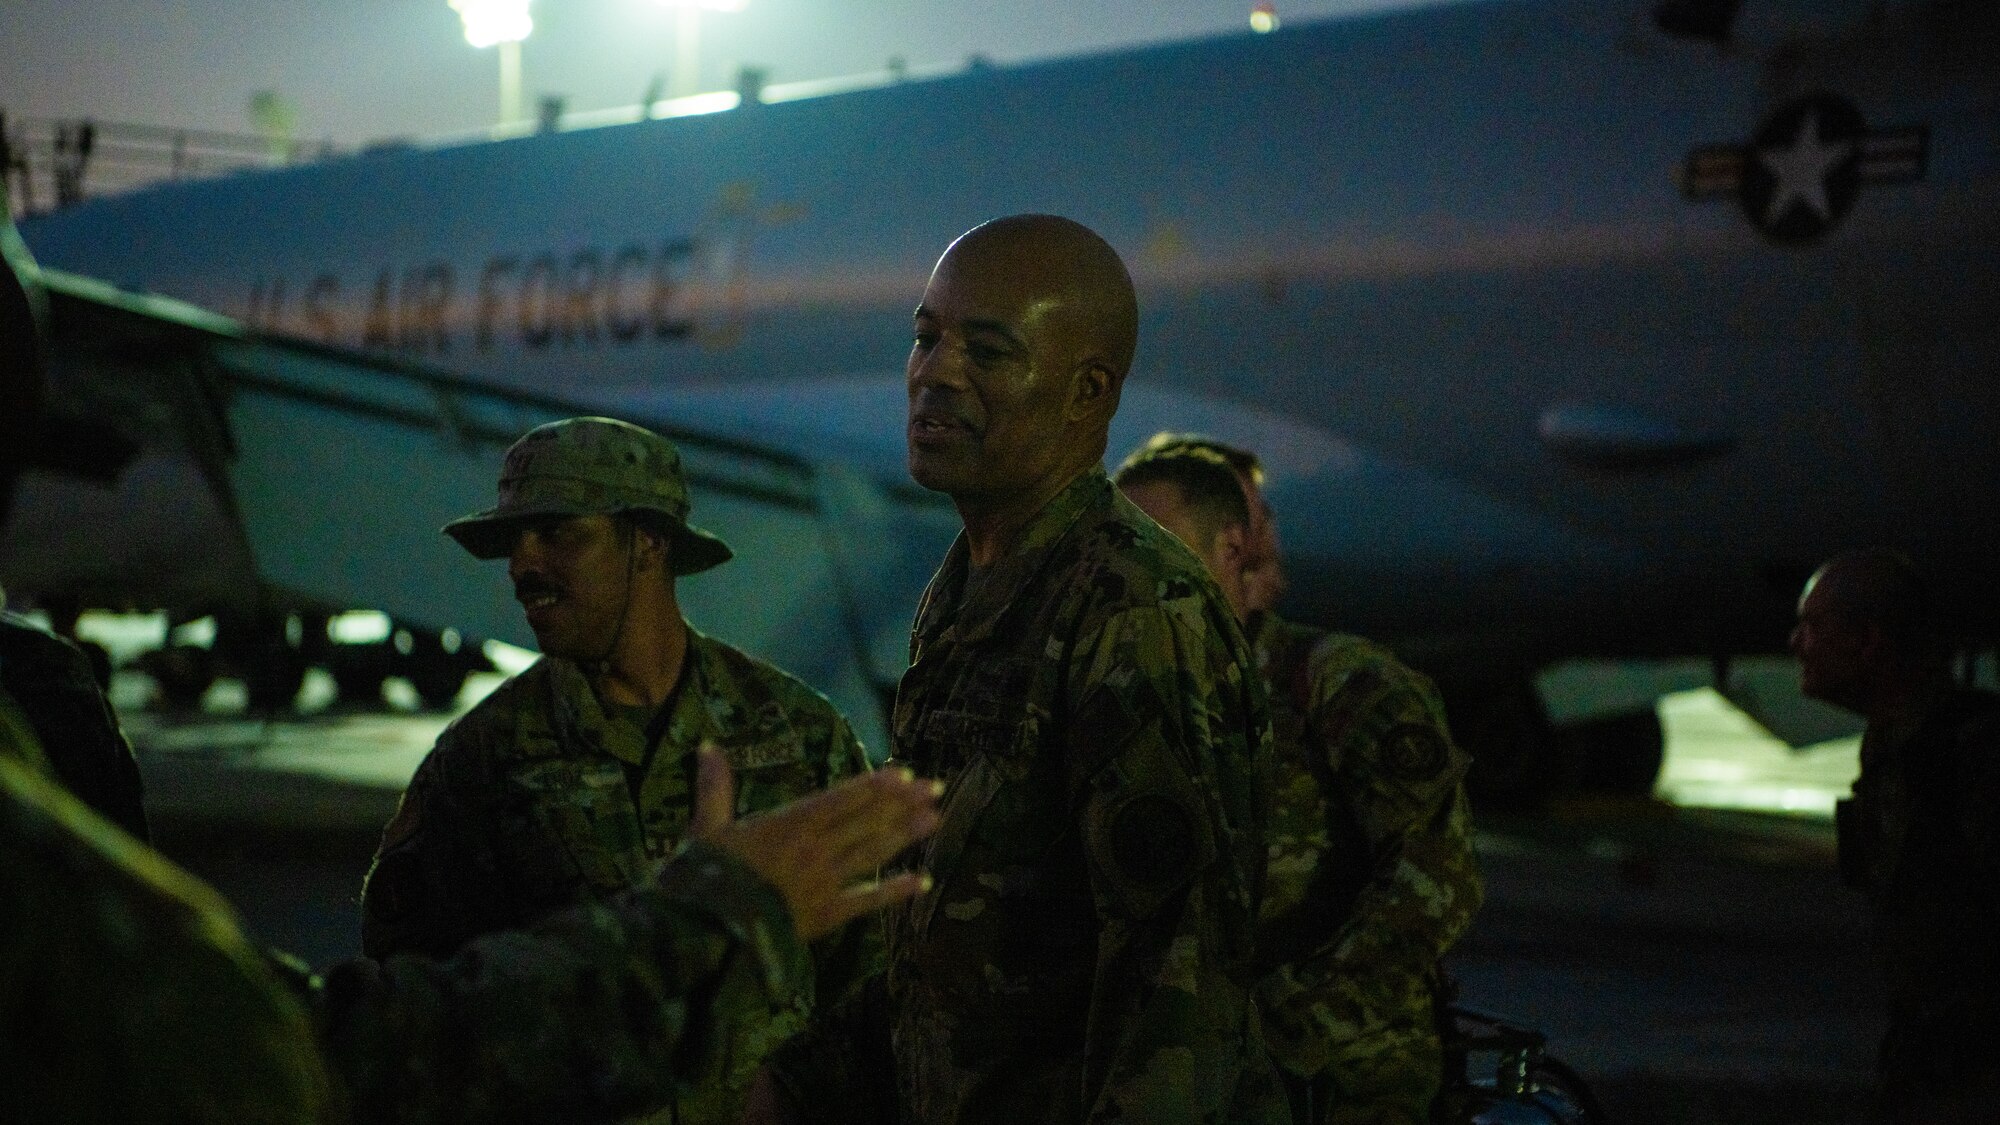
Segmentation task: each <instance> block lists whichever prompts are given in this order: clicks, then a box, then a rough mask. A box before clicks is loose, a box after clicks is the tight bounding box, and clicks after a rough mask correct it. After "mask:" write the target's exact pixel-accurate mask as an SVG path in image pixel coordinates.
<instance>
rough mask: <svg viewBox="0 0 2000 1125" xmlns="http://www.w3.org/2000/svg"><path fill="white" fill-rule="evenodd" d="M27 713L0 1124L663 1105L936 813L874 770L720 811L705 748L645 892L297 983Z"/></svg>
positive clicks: (859, 903) (609, 1112) (8, 806)
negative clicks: (100, 803)
mask: <svg viewBox="0 0 2000 1125" xmlns="http://www.w3.org/2000/svg"><path fill="white" fill-rule="evenodd" d="M4 702H5V692H4V690H0V703H4ZM5 713H7V712H6V709H4V708H0V715H4V714H5ZM24 729H25V728H24V727H22V726H20V725H18V724H11V723H4V722H0V890H4V893H0V1043H5V1044H6V1050H5V1052H4V1053H0V1120H6V1121H22V1122H29V1121H33V1122H54V1121H75V1122H87V1121H103V1122H112V1121H115V1122H119V1123H120V1125H150V1123H154V1122H158V1123H161V1125H262V1123H266V1122H268V1123H271V1125H304V1123H313V1125H319V1123H325V1125H341V1123H344V1122H349V1121H351V1122H355V1123H357V1125H360V1123H366V1125H399V1123H408V1125H451V1123H457V1122H464V1123H466V1125H473V1123H501V1122H523V1123H526V1122H538V1123H539V1122H550V1121H586V1120H588V1121H599V1120H606V1119H608V1118H610V1117H612V1116H614V1115H616V1114H619V1113H628V1112H632V1111H634V1110H640V1109H644V1108H646V1107H649V1106H656V1105H660V1104H663V1103H665V1102H666V1101H668V1099H669V1098H670V1097H671V1095H672V1092H673V1082H674V1079H675V1077H676V1075H677V1074H685V1073H688V1072H691V1071H692V1072H700V1071H703V1070H705V1069H708V1068H709V1067H710V1066H711V1065H712V1064H711V1063H710V1061H709V1056H710V1055H711V1054H712V1053H713V1052H715V1051H716V1050H718V1049H719V1048H718V1044H721V1043H726V1042H728V1039H729V1037H728V1035H727V1034H726V1033H727V1030H728V1027H729V1025H730V1024H731V1023H732V1022H733V1021H734V1020H736V1019H738V1018H750V1019H753V1020H754V1019H758V1018H760V1015H759V1012H758V1009H760V1008H768V1007H774V1006H775V1007H784V1006H787V1005H789V1004H792V1003H796V1002H798V999H799V996H800V993H801V991H802V990H807V989H809V988H810V986H811V978H812V970H811V968H810V964H809V961H808V959H807V955H806V952H805V947H804V946H803V945H802V944H801V943H802V940H803V939H804V938H810V937H814V936H818V935H822V934H824V933H826V932H828V931H829V930H830V929H832V928H833V927H834V926H836V925H839V924H841V923H842V922H844V921H846V920H847V919H851V918H854V917H857V916H859V915H860V914H862V913H864V912H867V911H871V910H875V909H879V908H880V907H881V906H883V905H885V904H887V903H889V902H892V901H895V900H897V899H899V898H905V897H907V896H908V895H910V894H913V893H916V891H917V890H918V889H920V888H921V887H922V886H923V880H922V879H921V877H910V878H905V879H901V880H891V881H889V882H887V883H883V884H878V885H876V886H874V887H873V888H857V887H856V886H854V885H853V883H854V880H856V879H858V878H864V877H866V875H867V874H868V873H869V872H870V871H871V870H873V869H874V868H875V867H876V865H878V864H880V863H881V862H882V861H883V860H884V859H886V858H888V857H889V856H890V855H891V854H893V853H894V852H895V851H896V850H898V849H900V848H903V847H905V846H906V845H907V844H908V843H909V842H910V841H912V840H914V839H918V838H920V837H921V836H922V835H923V834H924V833H925V832H927V831H929V830H930V829H931V828H933V827H934V826H935V824H936V820H937V816H936V810H935V806H934V803H933V802H934V797H935V789H934V788H932V787H931V786H930V785H929V784H928V783H926V782H918V781H915V780H914V779H912V778H909V777H908V776H907V775H900V774H896V773H882V774H876V775H871V776H869V777H866V778H861V779H857V780H856V781H855V782H854V783H852V784H850V785H847V786H843V787H842V788H841V789H839V790H838V791H836V792H832V793H827V794H823V795H820V796H818V797H815V798H813V799H811V800H809V801H806V802H802V803H799V804H795V805H792V806H788V807H786V808H784V809H782V810H779V811H777V812H775V813H771V814H767V815H765V816H762V817H758V818H753V819H752V820H750V821H746V822H743V823H740V824H731V823H729V821H730V809H731V802H732V798H731V796H730V795H729V788H728V787H729V783H728V779H727V774H726V770H725V769H724V768H722V762H721V756H720V755H719V754H714V753H712V752H711V753H709V754H707V755H705V758H706V759H707V760H706V761H705V763H704V766H703V769H702V781H701V784H702V789H703V796H702V797H701V799H700V808H701V811H700V813H699V814H698V823H697V831H696V834H697V836H698V837H699V839H697V840H696V841H694V842H692V843H691V844H690V845H689V846H688V848H687V849H686V850H685V851H683V852H682V853H681V854H680V855H679V856H678V857H677V858H676V859H675V860H673V861H672V862H670V863H668V864H667V865H666V866H665V867H664V868H663V869H662V871H661V872H660V874H659V876H658V878H657V879H655V880H652V881H650V882H648V883H647V884H646V885H645V886H642V887H639V888H635V889H633V890H631V891H628V892H624V893H621V894H618V895H614V896H611V897H609V898H606V899H604V900H603V901H601V902H592V903H589V904H586V905H584V906H580V907H577V908H574V909H572V910H569V911H565V912H563V913H560V914H557V915H553V916H551V917H550V918H548V919H546V920H544V921H543V922H542V923H540V924H539V925H538V926H537V927H536V928H535V929H534V930H532V931H530V932H510V933H506V934H498V935H490V936H488V937H484V938H480V939H477V940H475V941H474V942H473V943H471V944H470V945H469V946H468V947H467V948H466V949H465V950H464V951H463V952H462V953H461V954H460V955H459V956H457V957H455V958H453V959H450V960H448V961H433V960H431V959H428V958H424V957H420V956H399V957H395V958H391V959H390V960H388V961H385V962H379V963H378V962H374V961H367V960H358V959H357V960H352V961H347V962H343V963H341V964H340V965H338V966H335V967H334V968H333V969H332V970H331V971H330V972H329V973H328V974H327V975H326V976H325V977H324V978H320V977H315V976H312V975H311V974H308V973H305V972H303V971H301V970H299V969H297V968H294V967H291V966H289V965H284V964H280V963H278V962H277V961H276V960H274V959H267V958H266V956H264V955H263V954H260V953H258V952H257V951H256V950H255V949H253V948H252V947H251V945H250V944H249V943H248V942H247V941H246V940H245V939H244V936H243V934H242V932H241V929H240V927H239V926H238V924H237V922H236V919H235V917H234V914H233V913H232V912H231V911H230V909H229V907H228V904H226V903H225V902H223V901H222V899H221V898H220V897H219V896H218V895H216V893H215V892H214V891H213V890H212V889H210V888H209V887H207V886H206V885H204V884H203V883H202V882H201V881H200V880H198V879H196V878H194V877H193V876H191V875H189V874H187V873H186V872H184V871H182V870H180V869H179V868H178V867H176V866H174V865H173V864H172V863H171V862H169V861H168V860H167V859H165V858H164V857H162V856H161V855H159V853H157V852H154V851H153V850H152V849H151V848H149V847H147V846H146V845H145V844H143V843H142V842H140V841H138V840H136V839H134V838H133V837H132V836H130V835H129V834H127V833H125V832H123V831H121V830H120V829H118V828H117V827H115V826H113V825H112V824H110V823H109V822H107V821H105V820H104V819H103V818H101V817H100V816H98V815H97V814H96V813H95V812H94V811H92V810H91V809H89V808H88V807H86V806H85V805H84V804H83V803H82V802H80V801H78V800H77V799H76V798H75V797H74V796H73V795H71V794H70V793H68V792H67V791H65V790H64V789H63V788H62V787H61V786H60V784H58V782H57V779H56V778H55V777H54V776H53V775H52V774H51V773H50V772H49V771H48V769H47V767H46V766H45V765H44V764H43V760H42V759H41V758H40V757H39V756H38V755H36V754H35V753H33V752H34V751H35V750H36V747H35V745H34V744H33V743H32V742H31V741H30V739H29V738H27V737H23V730H24ZM744 997H755V998H756V1000H755V1002H754V1003H751V1002H746V1001H744V999H743V998H744Z"/></svg>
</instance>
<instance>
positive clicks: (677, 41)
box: [659, 0, 750, 98]
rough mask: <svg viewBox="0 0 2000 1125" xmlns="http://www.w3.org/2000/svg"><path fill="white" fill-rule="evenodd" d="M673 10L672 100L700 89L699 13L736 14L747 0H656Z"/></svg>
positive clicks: (670, 88)
mask: <svg viewBox="0 0 2000 1125" xmlns="http://www.w3.org/2000/svg"><path fill="white" fill-rule="evenodd" d="M659 2H660V3H661V4H663V5H665V6H667V7H669V8H674V9H677V11H676V13H675V16H676V18H675V21H674V48H675V50H674V54H675V60H674V73H673V76H672V77H673V81H671V82H669V83H668V92H669V93H670V94H671V95H672V96H674V97H676V98H684V97H687V96H688V95H689V94H694V93H698V92H699V91H700V89H701V12H702V9H704V8H706V9H708V10H709V11H711V12H740V11H742V10H743V9H744V8H745V7H748V6H749V2H750V0H659Z"/></svg>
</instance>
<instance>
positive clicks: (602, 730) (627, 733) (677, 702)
mask: <svg viewBox="0 0 2000 1125" xmlns="http://www.w3.org/2000/svg"><path fill="white" fill-rule="evenodd" d="M710 643H711V642H710V641H709V640H708V638H707V637H704V636H702V635H701V634H700V633H699V632H697V631H696V630H695V628H694V627H693V626H692V625H690V626H688V640H687V652H686V654H685V655H684V656H683V657H682V658H681V676H680V679H679V680H678V681H676V682H675V684H674V690H673V693H672V694H671V695H669V696H667V701H666V703H665V704H663V706H665V707H667V708H669V709H670V711H671V714H672V718H671V719H670V720H669V722H668V728H667V729H668V730H669V731H670V732H671V731H675V730H679V729H685V728H686V726H687V725H688V724H689V723H690V722H693V723H697V724H699V723H700V722H701V721H702V719H703V718H704V716H705V714H706V712H705V709H704V708H703V707H702V705H701V700H702V698H703V697H704V696H706V695H707V694H708V691H707V681H708V678H709V677H708V667H707V664H708V656H707V653H706V650H707V648H708V647H709V645H710ZM543 663H544V664H546V665H548V677H549V697H550V700H551V702H552V704H553V709H554V713H555V728H556V736H557V738H558V739H559V740H560V741H561V743H562V744H563V745H565V746H587V747H589V748H590V749H592V750H594V751H597V752H598V753H602V754H609V755H611V756H612V757H614V758H616V759H618V760H619V761H621V762H624V763H626V764H628V765H633V766H644V765H645V764H646V749H647V740H646V727H647V726H648V725H650V724H639V723H634V722H632V721H631V720H630V719H628V718H626V717H624V716H622V715H617V714H613V713H609V712H607V711H606V710H605V708H604V704H603V703H601V702H599V700H598V698H597V692H596V691H595V690H594V689H593V688H592V687H591V686H590V678H589V677H588V676H586V675H584V672H583V669H581V668H579V667H577V666H576V663H575V662H574V661H570V660H564V659H562V658H560V657H553V656H552V657H545V658H544V659H543ZM692 733H693V735H694V738H695V739H696V740H697V742H695V743H689V744H688V745H690V746H692V745H696V744H698V740H699V739H700V737H701V736H702V735H703V734H704V733H706V731H705V730H703V729H699V728H698V729H696V730H694V731H693V732H692ZM662 742H665V743H669V744H672V743H674V740H673V739H662Z"/></svg>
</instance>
